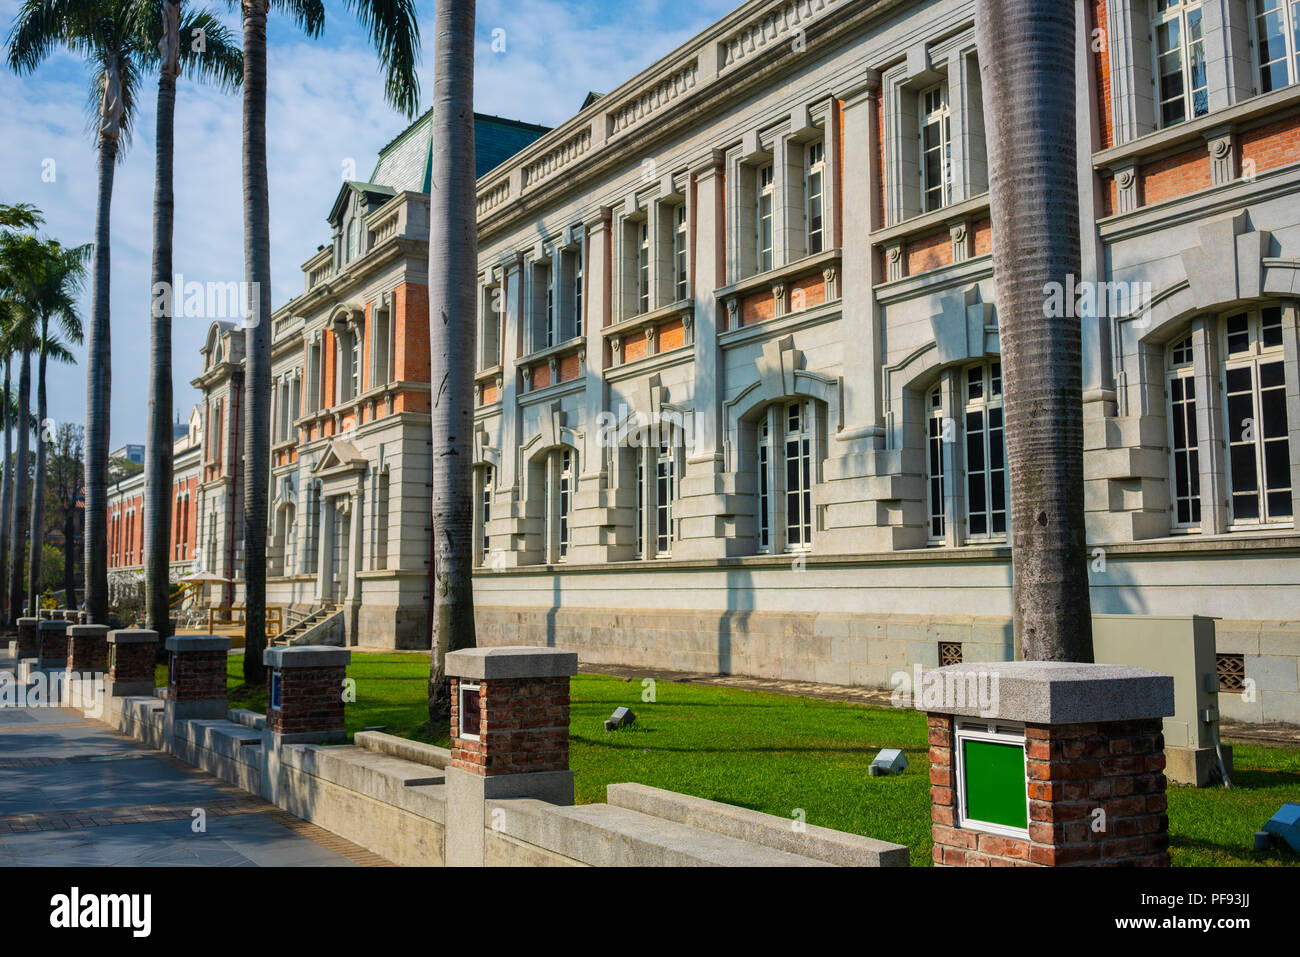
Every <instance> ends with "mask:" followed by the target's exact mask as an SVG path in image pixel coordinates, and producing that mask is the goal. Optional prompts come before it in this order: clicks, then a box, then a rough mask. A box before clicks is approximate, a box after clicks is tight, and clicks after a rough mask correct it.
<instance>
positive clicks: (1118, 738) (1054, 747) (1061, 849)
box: [929, 715, 1169, 867]
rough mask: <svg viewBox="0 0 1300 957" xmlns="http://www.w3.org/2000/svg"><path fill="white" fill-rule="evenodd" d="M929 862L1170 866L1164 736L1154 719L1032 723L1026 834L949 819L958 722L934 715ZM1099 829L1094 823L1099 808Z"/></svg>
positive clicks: (1027, 758) (952, 810)
mask: <svg viewBox="0 0 1300 957" xmlns="http://www.w3.org/2000/svg"><path fill="white" fill-rule="evenodd" d="M929 725H930V798H931V822H932V824H931V830H932V833H933V835H934V852H933V853H934V863H935V864H941V865H952V866H957V867H1032V866H1043V867H1069V866H1098V865H1107V866H1109V865H1142V866H1149V867H1167V866H1168V865H1169V818H1168V815H1167V814H1166V809H1167V806H1168V804H1167V801H1166V797H1165V787H1166V780H1165V774H1164V770H1165V755H1164V746H1165V745H1164V735H1163V734H1162V733H1161V721H1160V719H1159V718H1150V719H1145V720H1140V721H1117V722H1111V723H1106V724H1072V725H1057V726H1054V727H1049V726H1044V725H1029V726H1028V727H1026V729H1025V765H1026V770H1027V772H1028V775H1029V839H1028V840H1025V839H1022V838H1013V837H1002V836H1000V835H996V834H988V833H985V832H982V831H977V830H972V829H966V828H960V827H957V826H955V822H956V814H957V811H956V804H957V781H956V765H955V763H954V761H953V736H954V728H955V725H954V722H953V719H952V718H951V717H950V716H947V715H930V717H929ZM1098 808H1100V809H1101V810H1102V811H1104V812H1105V819H1104V828H1102V829H1100V830H1094V821H1096V820H1099V818H1098V817H1097V815H1096V811H1097V809H1098Z"/></svg>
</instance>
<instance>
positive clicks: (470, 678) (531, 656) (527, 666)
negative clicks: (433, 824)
mask: <svg viewBox="0 0 1300 957" xmlns="http://www.w3.org/2000/svg"><path fill="white" fill-rule="evenodd" d="M577 672H578V656H577V655H576V654H574V653H573V652H567V651H559V650H557V649H554V648H533V647H504V648H469V649H466V650H464V651H453V652H450V653H449V654H448V655H447V674H448V675H449V676H450V677H451V689H452V706H451V707H452V712H451V764H450V765H449V766H448V768H447V771H446V781H447V824H446V828H447V830H446V839H445V857H446V863H447V864H448V865H450V866H457V865H460V866H466V865H469V866H482V865H483V863H484V851H485V840H484V833H483V820H484V811H485V804H486V802H487V801H489V800H492V799H495V798H509V797H531V798H539V799H541V800H544V801H550V802H551V803H553V804H561V805H569V804H572V803H573V772H572V771H570V770H569V678H570V676H571V675H575V674H577Z"/></svg>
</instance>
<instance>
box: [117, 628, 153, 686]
mask: <svg viewBox="0 0 1300 957" xmlns="http://www.w3.org/2000/svg"><path fill="white" fill-rule="evenodd" d="M106 640H107V642H108V680H107V681H105V682H104V693H105V694H106V695H108V697H110V698H126V697H130V696H132V695H152V694H153V693H154V689H155V687H156V686H157V684H158V682H157V681H156V680H155V678H154V663H155V662H156V661H157V658H158V632H156V631H147V630H145V629H126V628H121V629H118V630H116V631H110V632H109V633H108V638H107V639H106Z"/></svg>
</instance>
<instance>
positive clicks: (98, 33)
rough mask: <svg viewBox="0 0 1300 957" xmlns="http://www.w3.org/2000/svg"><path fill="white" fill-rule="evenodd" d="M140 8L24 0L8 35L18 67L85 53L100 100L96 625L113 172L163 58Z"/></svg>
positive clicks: (92, 359)
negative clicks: (141, 88)
mask: <svg viewBox="0 0 1300 957" xmlns="http://www.w3.org/2000/svg"><path fill="white" fill-rule="evenodd" d="M141 10H142V8H141V6H140V5H139V4H138V3H136V2H132V0H24V2H23V5H22V7H21V9H20V10H19V12H18V17H17V19H16V20H15V22H14V27H13V30H12V31H11V32H10V34H9V66H10V67H11V68H12V69H13V70H14V71H15V72H18V73H31V72H32V71H33V70H35V69H36V68H37V67H38V66H39V65H40V64H41V62H42V61H43V60H44V59H45V58H46V57H47V56H49V55H50V53H51V52H52V51H53V50H54V49H55V47H59V46H63V47H67V48H68V49H69V50H70V51H71V52H73V53H78V54H81V55H82V56H83V57H85V59H86V60H87V62H88V63H89V65H90V67H91V80H92V82H91V101H92V103H93V104H94V107H93V111H94V117H95V123H94V135H95V145H96V149H97V150H98V154H99V155H98V166H99V169H98V195H97V198H96V203H95V259H94V272H93V275H94V279H93V282H92V285H91V307H90V327H89V330H88V334H87V337H86V558H85V566H86V609H87V610H88V611H89V612H90V618H91V621H93V622H95V623H103V622H105V621H107V619H108V539H107V535H106V532H107V525H108V481H107V479H108V424H109V400H110V397H111V392H112V368H111V363H110V351H111V344H110V340H109V240H110V236H109V207H110V206H111V204H112V200H113V170H114V167H115V166H116V164H117V162H118V160H119V159H120V158H121V157H122V155H123V154H124V150H125V147H126V145H127V143H128V142H129V140H130V136H131V128H132V121H133V120H134V118H135V95H136V88H137V86H138V84H139V80H140V75H141V72H142V70H143V68H144V67H145V65H146V64H148V63H150V62H151V61H152V60H153V59H154V58H156V57H157V51H156V50H154V49H153V48H152V46H151V44H150V43H149V41H148V40H147V39H146V38H145V36H144V35H143V33H142V32H141V30H140V14H141ZM20 388H21V386H20ZM20 451H21V442H20ZM22 480H23V476H22V475H19V481H20V482H21V481H22ZM15 564H17V562H15ZM11 582H12V577H11ZM11 595H12V589H11Z"/></svg>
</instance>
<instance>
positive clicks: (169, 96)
mask: <svg viewBox="0 0 1300 957" xmlns="http://www.w3.org/2000/svg"><path fill="white" fill-rule="evenodd" d="M179 15H180V3H179V0H168V3H167V10H166V15H165V16H164V18H163V22H164V24H165V29H166V31H167V36H166V37H165V38H164V41H163V49H164V50H167V51H173V53H174V51H176V50H177V44H178V42H179V40H178V37H177V33H176V30H177V23H178V20H179ZM175 127H176V61H175V58H174V56H168V55H164V58H163V62H162V63H161V64H160V68H159V71H158V126H157V148H156V151H155V156H154V165H155V176H154V194H153V290H154V294H155V295H154V308H153V309H152V311H151V316H150V323H149V326H150V335H149V418H148V424H147V431H146V435H145V450H144V595H145V603H144V604H145V627H146V628H150V629H152V630H153V631H156V632H157V633H158V635H159V638H160V639H161V640H165V639H166V637H167V636H168V635H170V634H171V608H170V602H169V599H170V597H171V594H170V591H171V589H170V577H171V576H170V575H169V574H168V572H169V570H170V568H171V554H170V553H171V532H172V529H171V517H172V516H171V504H172V444H173V443H172V308H173V306H174V300H173V296H174V295H175V290H174V289H172V278H173V277H172V233H173V221H174V216H175V195H174V191H173V186H172V164H173V151H174V139H175ZM160 290H167V291H168V293H167V295H166V296H165V297H162V298H161V299H160V297H159V295H158V293H159V292H160ZM164 304H165V306H166V308H161V306H163V305H164Z"/></svg>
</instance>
